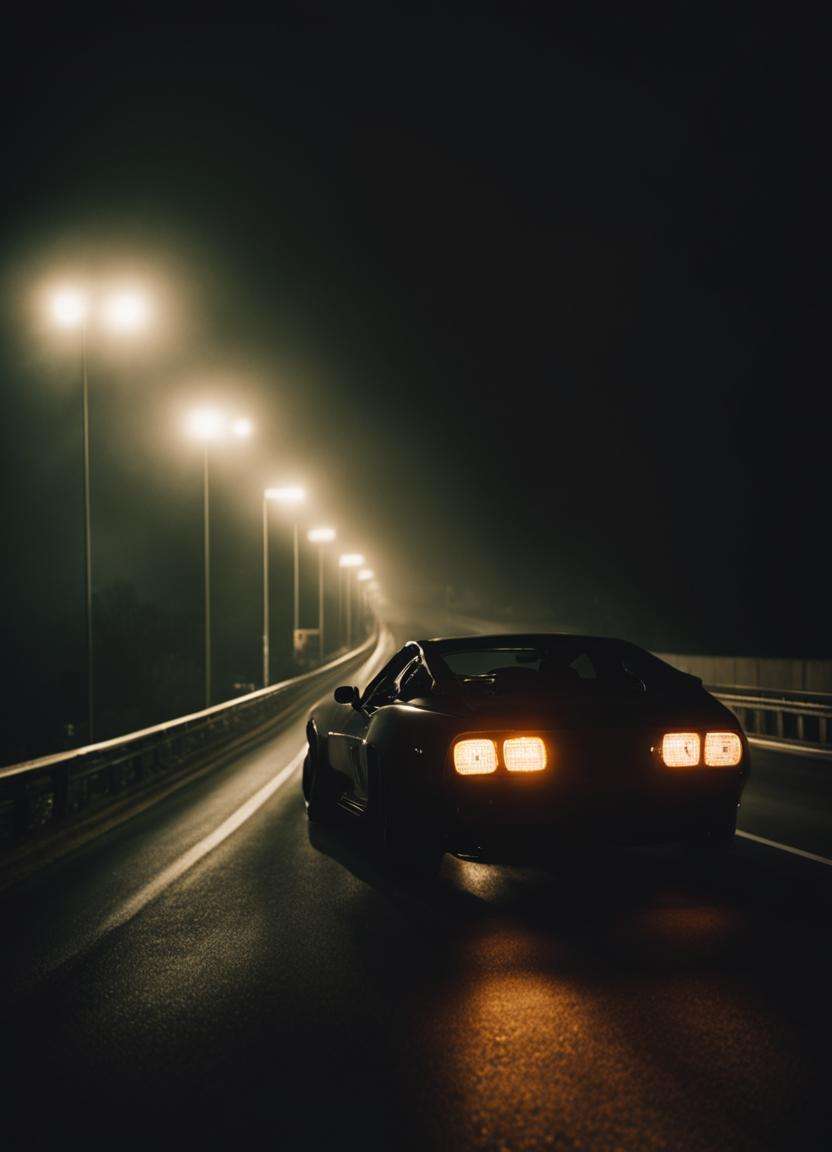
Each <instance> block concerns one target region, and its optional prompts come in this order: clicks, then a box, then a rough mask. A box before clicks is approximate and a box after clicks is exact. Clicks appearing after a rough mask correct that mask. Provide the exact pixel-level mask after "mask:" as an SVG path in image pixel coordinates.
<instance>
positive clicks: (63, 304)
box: [50, 288, 89, 328]
mask: <svg viewBox="0 0 832 1152" xmlns="http://www.w3.org/2000/svg"><path fill="white" fill-rule="evenodd" d="M50 311H51V313H52V319H53V321H54V322H55V324H57V325H58V327H59V328H80V327H81V326H82V325H83V324H84V323H85V321H86V319H87V315H88V313H89V301H88V299H87V297H86V294H85V293H83V292H81V291H80V290H79V289H77V288H61V289H60V290H59V291H58V292H55V293H54V294H53V296H52V299H51V301H50Z"/></svg>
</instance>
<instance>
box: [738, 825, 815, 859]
mask: <svg viewBox="0 0 832 1152" xmlns="http://www.w3.org/2000/svg"><path fill="white" fill-rule="evenodd" d="M737 836H742V838H743V839H744V840H753V841H754V843H755V844H765V846H766V848H778V849H779V850H780V851H781V852H790V853H791V855H792V856H802V857H803V859H804V860H814V862H815V864H828V865H829V866H830V867H832V860H828V859H827V858H826V856H817V855H816V854H815V853H814V852H805V851H804V850H803V849H802V848H795V847H793V846H792V845H791V844H781V843H780V841H779V840H767V839H766V837H765V836H755V835H754V833H753V832H740V830H739V828H738V829H737Z"/></svg>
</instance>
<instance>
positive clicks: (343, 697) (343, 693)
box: [335, 684, 361, 708]
mask: <svg viewBox="0 0 832 1152" xmlns="http://www.w3.org/2000/svg"><path fill="white" fill-rule="evenodd" d="M360 700H361V694H360V693H359V691H358V689H357V688H356V687H355V686H354V685H352V684H342V685H341V687H340V688H336V689H335V703H336V704H351V705H352V706H353V708H358V707H359V702H360Z"/></svg>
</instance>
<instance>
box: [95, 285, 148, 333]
mask: <svg viewBox="0 0 832 1152" xmlns="http://www.w3.org/2000/svg"><path fill="white" fill-rule="evenodd" d="M101 314H102V318H103V321H104V324H105V326H106V327H107V328H109V329H110V331H111V332H121V333H131V332H138V331H140V330H141V329H142V328H146V327H147V323H148V319H149V316H150V303H149V301H148V298H147V296H145V295H144V293H142V292H137V291H135V290H127V291H119V292H114V293H112V294H110V295H108V296H107V297H105V298H104V300H103V301H102V307H101Z"/></svg>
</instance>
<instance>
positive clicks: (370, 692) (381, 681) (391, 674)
mask: <svg viewBox="0 0 832 1152" xmlns="http://www.w3.org/2000/svg"><path fill="white" fill-rule="evenodd" d="M412 659H413V649H412V648H409V647H406V648H402V649H401V651H400V652H397V653H396V655H395V656H394V657H393V659H392V660H390V661H389V663H387V664H385V666H384V667H383V668H382V670H381V671H380V672H379V673H378V675H377V676H376V677H375V678H374V679H373V680H371V681H370V683H369V684H368V685H367V687H366V688H365V689H364V694H363V696H362V697H361V703H362V705H364V706H365V707H373V706H374V705H376V706H377V705H378V704H380V703H381V701H382V700H385V699H387V698H389V697H392V696H393V695H394V694H395V691H396V682H397V680H398V678H399V675H400V674H401V672H402V670H403V669H404V668H405V667H406V666H407V665H408V664H409V663H410V661H411V660H412Z"/></svg>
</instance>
